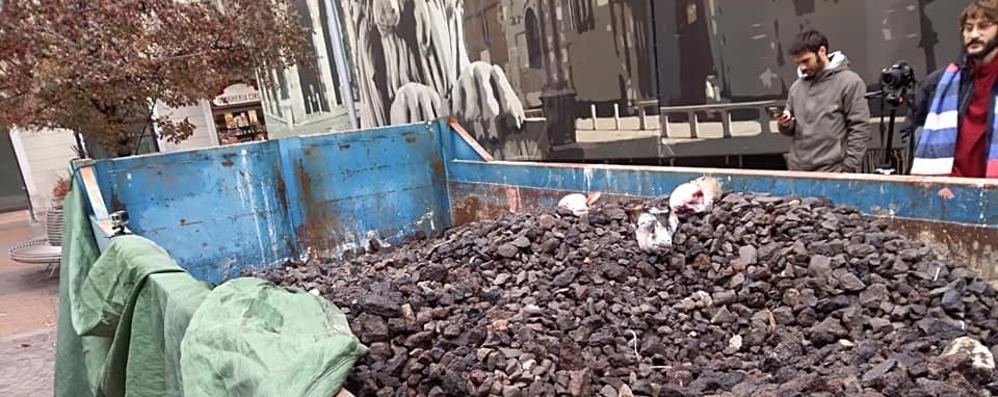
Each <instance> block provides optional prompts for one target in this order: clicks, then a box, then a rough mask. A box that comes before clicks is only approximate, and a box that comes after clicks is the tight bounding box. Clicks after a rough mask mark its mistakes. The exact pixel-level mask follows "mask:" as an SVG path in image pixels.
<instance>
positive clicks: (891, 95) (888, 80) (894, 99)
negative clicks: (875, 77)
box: [880, 61, 915, 107]
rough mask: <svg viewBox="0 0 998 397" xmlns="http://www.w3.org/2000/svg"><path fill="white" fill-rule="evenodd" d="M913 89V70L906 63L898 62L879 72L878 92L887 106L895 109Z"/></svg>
mask: <svg viewBox="0 0 998 397" xmlns="http://www.w3.org/2000/svg"><path fill="white" fill-rule="evenodd" d="M914 89H915V70H914V69H912V68H911V65H908V63H907V62H904V61H902V62H898V63H895V64H893V65H891V66H889V67H886V68H884V70H882V71H880V90H881V94H882V95H883V97H884V100H885V101H886V102H887V104H888V105H891V106H894V107H897V106H901V103H903V102H904V100H905V97H906V96H907V95H908V92H909V91H911V90H914Z"/></svg>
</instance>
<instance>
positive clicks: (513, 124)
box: [342, 0, 540, 158]
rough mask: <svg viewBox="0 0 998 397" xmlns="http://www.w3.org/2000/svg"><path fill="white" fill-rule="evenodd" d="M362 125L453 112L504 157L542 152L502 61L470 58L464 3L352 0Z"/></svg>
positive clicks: (349, 9)
mask: <svg viewBox="0 0 998 397" xmlns="http://www.w3.org/2000/svg"><path fill="white" fill-rule="evenodd" d="M342 5H343V9H344V14H345V15H344V19H345V21H346V25H347V30H348V38H349V42H350V49H351V56H352V59H353V62H354V66H355V70H356V72H357V74H358V76H356V81H357V85H358V89H359V98H358V99H359V103H360V115H359V117H360V125H361V127H362V128H371V127H379V126H385V125H391V124H404V123H414V122H420V121H428V120H433V119H437V118H439V117H444V116H449V115H453V116H455V117H457V118H458V119H459V120H460V121H461V124H462V125H464V126H465V128H467V129H468V131H469V132H470V133H472V134H473V135H475V137H476V138H477V139H478V140H479V141H480V142H481V143H482V144H483V146H484V147H486V148H487V149H488V150H489V151H490V152H492V154H493V155H494V156H496V157H497V158H509V157H524V156H531V155H533V156H536V157H540V152H539V149H538V142H537V141H530V140H527V139H524V138H523V137H519V136H520V135H521V134H520V132H521V131H522V129H523V122H524V118H525V116H524V109H523V104H522V102H521V101H520V99H519V98H518V97H517V94H516V92H515V91H514V90H513V87H512V86H511V85H510V83H509V80H508V79H507V77H506V73H505V72H504V71H503V69H502V68H501V67H500V66H498V65H493V64H491V63H489V62H485V61H476V62H472V61H471V60H470V59H469V56H468V53H467V49H466V42H465V33H464V1H463V0H344V1H343V2H342Z"/></svg>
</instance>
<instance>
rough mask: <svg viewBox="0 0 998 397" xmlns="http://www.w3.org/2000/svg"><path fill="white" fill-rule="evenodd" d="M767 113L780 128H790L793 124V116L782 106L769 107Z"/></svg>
mask: <svg viewBox="0 0 998 397" xmlns="http://www.w3.org/2000/svg"><path fill="white" fill-rule="evenodd" d="M769 115H770V117H772V118H773V119H774V120H776V123H777V124H779V125H780V127H781V128H790V127H792V126H793V125H794V116H793V115H792V114H790V111H789V110H787V109H784V108H777V107H773V108H769Z"/></svg>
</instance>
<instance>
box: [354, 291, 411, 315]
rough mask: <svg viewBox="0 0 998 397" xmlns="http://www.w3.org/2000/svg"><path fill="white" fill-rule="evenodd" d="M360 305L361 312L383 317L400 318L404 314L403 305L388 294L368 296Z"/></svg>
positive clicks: (361, 300) (363, 298)
mask: <svg viewBox="0 0 998 397" xmlns="http://www.w3.org/2000/svg"><path fill="white" fill-rule="evenodd" d="M358 304H359V306H360V310H361V311H363V312H365V313H371V314H375V315H378V316H382V317H398V316H399V314H401V312H402V303H401V302H400V301H399V300H398V299H395V298H393V297H391V296H389V295H388V294H378V293H370V294H366V295H364V296H362V297H361V298H360V302H359V303H358Z"/></svg>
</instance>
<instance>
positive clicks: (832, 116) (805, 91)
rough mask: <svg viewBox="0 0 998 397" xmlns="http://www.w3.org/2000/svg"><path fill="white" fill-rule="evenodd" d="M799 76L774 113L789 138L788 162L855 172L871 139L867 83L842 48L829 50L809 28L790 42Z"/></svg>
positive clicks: (794, 167) (805, 168)
mask: <svg viewBox="0 0 998 397" xmlns="http://www.w3.org/2000/svg"><path fill="white" fill-rule="evenodd" d="M790 55H791V56H793V58H794V63H796V64H797V66H798V68H797V74H798V76H799V77H800V78H799V79H798V80H797V81H796V82H794V84H793V86H791V87H790V95H789V96H788V97H787V107H786V109H785V110H784V111H783V113H782V114H781V115H779V116H778V117H777V123H778V124H779V126H780V132H781V133H783V134H784V135H787V136H790V137H792V138H793V141H792V142H791V144H790V153H788V154H787V167H788V168H789V169H791V170H797V171H820V172H858V171H859V170H860V168H861V166H862V164H863V157H864V155H865V154H866V148H867V145H868V144H869V140H870V126H869V120H870V108H869V105H868V104H867V102H866V98H865V94H866V84H865V83H863V79H862V78H860V77H859V75H858V74H856V73H855V72H853V71H851V70H849V60H848V59H846V56H845V54H843V53H842V52H833V53H829V52H828V39H827V38H826V37H825V36H824V35H823V34H821V33H820V32H818V31H815V30H808V31H805V32H803V33H801V34H800V35H798V36H797V39H796V40H795V41H794V44H793V45H792V46H791V47H790Z"/></svg>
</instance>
